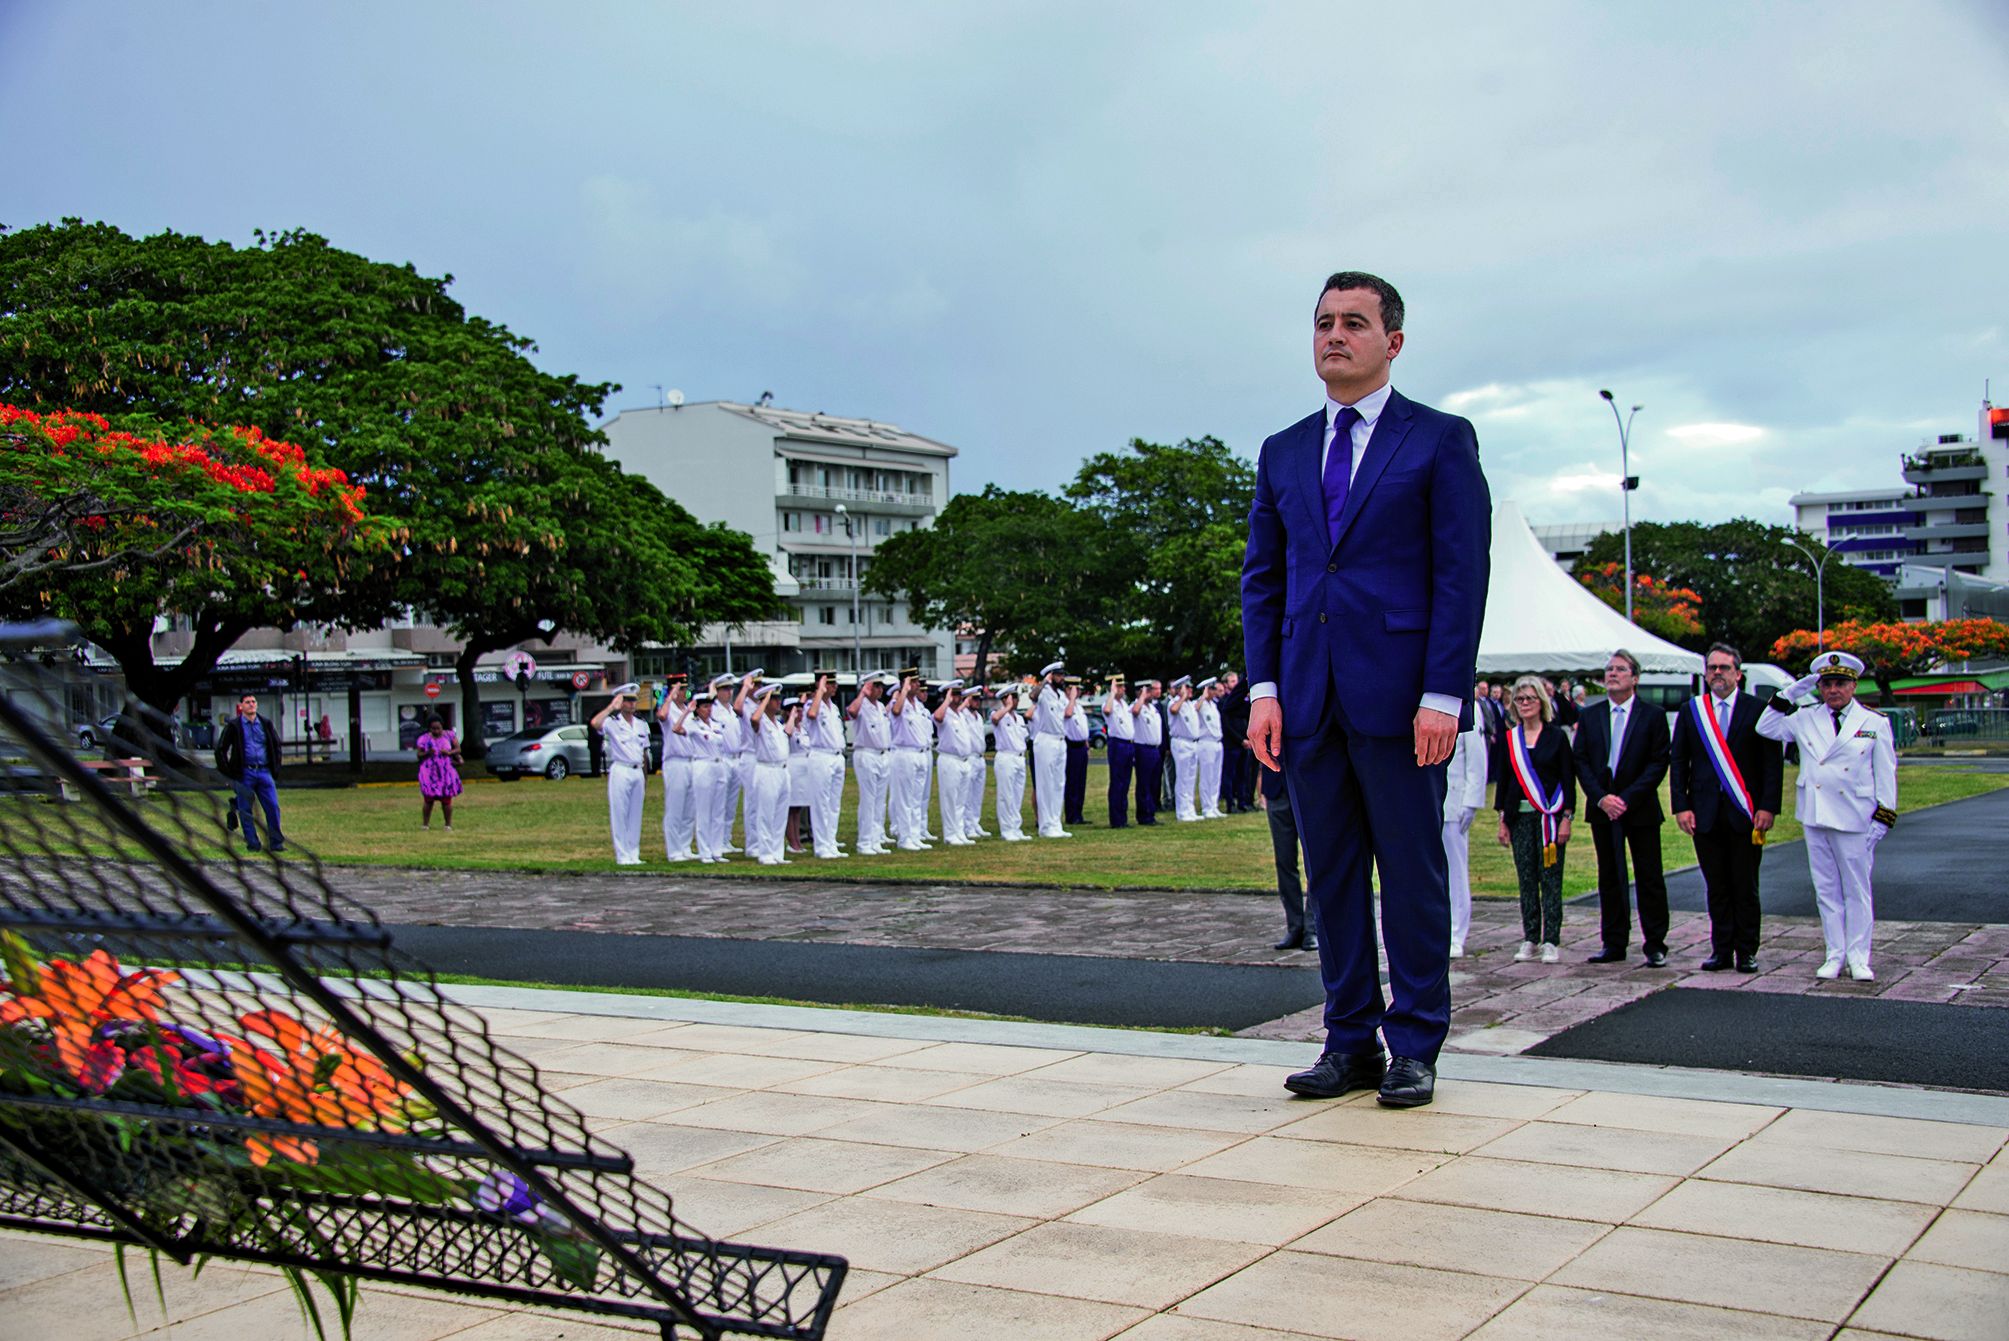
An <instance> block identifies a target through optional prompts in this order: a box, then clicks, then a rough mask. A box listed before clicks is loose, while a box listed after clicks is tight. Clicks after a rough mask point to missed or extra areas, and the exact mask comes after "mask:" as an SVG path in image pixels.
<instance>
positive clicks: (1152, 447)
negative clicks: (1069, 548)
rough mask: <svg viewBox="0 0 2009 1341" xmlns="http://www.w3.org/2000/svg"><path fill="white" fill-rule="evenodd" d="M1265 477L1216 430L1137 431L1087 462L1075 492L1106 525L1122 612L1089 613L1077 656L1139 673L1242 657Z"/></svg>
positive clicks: (1103, 536)
mask: <svg viewBox="0 0 2009 1341" xmlns="http://www.w3.org/2000/svg"><path fill="white" fill-rule="evenodd" d="M1255 487H1256V473H1255V468H1254V467H1253V466H1251V465H1250V464H1249V463H1248V462H1246V461H1244V460H1242V459H1241V458H1240V457H1238V456H1236V455H1234V453H1232V452H1230V451H1229V450H1228V448H1227V446H1226V444H1224V443H1222V442H1221V441H1220V439H1218V438H1212V437H1206V438H1189V439H1187V440H1185V441H1183V442H1180V443H1178V444H1177V445H1174V446H1165V445H1162V444H1159V443H1153V442H1145V441H1144V440H1143V439H1141V438H1137V439H1132V440H1131V443H1130V446H1129V448H1128V449H1127V450H1126V451H1122V452H1102V453H1099V454H1097V455H1095V456H1092V457H1090V458H1088V460H1086V461H1084V462H1083V463H1082V466H1081V470H1080V472H1079V473H1078V474H1077V475H1076V476H1075V478H1074V482H1073V483H1072V484H1070V485H1068V487H1067V496H1068V497H1069V498H1070V499H1072V500H1074V502H1075V503H1076V504H1077V505H1078V506H1080V507H1081V508H1082V509H1083V510H1084V511H1085V512H1087V513H1088V514H1089V515H1090V516H1092V517H1093V518H1095V520H1096V522H1097V524H1098V531H1099V536H1098V543H1097V545H1096V553H1095V561H1096V564H1097V565H1098V568H1099V570H1100V571H1101V572H1103V573H1104V574H1106V575H1108V580H1109V581H1110V583H1111V587H1112V590H1116V591H1117V592H1118V593H1119V594H1120V596H1121V600H1120V602H1118V603H1117V608H1118V610H1119V611H1120V612H1121V616H1122V617H1120V618H1113V619H1102V620H1094V621H1088V622H1084V623H1083V624H1082V625H1080V626H1079V627H1078V628H1077V629H1076V630H1075V638H1076V641H1075V642H1074V643H1073V644H1071V645H1070V646H1069V647H1068V649H1067V651H1068V655H1069V656H1070V657H1071V658H1072V659H1074V660H1077V661H1079V662H1081V664H1083V665H1084V666H1092V667H1096V668H1099V669H1101V670H1104V671H1115V670H1121V671H1123V672H1124V673H1126V674H1127V675H1129V676H1130V677H1131V678H1132V679H1133V680H1134V679H1136V678H1138V677H1140V676H1144V675H1150V674H1155V673H1158V672H1161V671H1163V670H1165V669H1168V668H1172V667H1179V668H1185V669H1205V670H1212V669H1214V668H1217V667H1223V666H1231V665H1239V664H1240V663H1241V659H1242V596H1241V568H1242V553H1243V550H1244V548H1245V547H1246V545H1247V541H1248V530H1249V505H1250V503H1251V502H1252V501H1253V499H1254V497H1255Z"/></svg>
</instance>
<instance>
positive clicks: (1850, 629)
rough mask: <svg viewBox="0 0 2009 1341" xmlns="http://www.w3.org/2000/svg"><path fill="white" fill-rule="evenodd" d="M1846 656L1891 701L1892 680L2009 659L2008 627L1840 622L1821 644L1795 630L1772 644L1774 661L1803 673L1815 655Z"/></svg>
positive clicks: (1985, 622)
mask: <svg viewBox="0 0 2009 1341" xmlns="http://www.w3.org/2000/svg"><path fill="white" fill-rule="evenodd" d="M1819 649H1825V650H1826V651H1829V652H1848V653H1850V654H1852V655H1854V656H1858V657H1861V658H1862V662H1863V669H1864V670H1865V672H1867V674H1868V676H1869V678H1870V679H1872V680H1874V681H1876V688H1877V693H1878V694H1879V695H1880V696H1881V697H1882V699H1883V701H1884V702H1886V703H1889V702H1891V701H1892V697H1893V692H1892V685H1893V683H1894V682H1895V681H1897V680H1901V679H1904V678H1905V677H1907V676H1912V675H1926V674H1930V673H1931V672H1932V671H1934V670H1937V669H1938V668H1939V667H1941V666H1944V665H1945V664H1946V663H1947V662H1949V661H1983V660H1996V659H1999V658H2003V657H2009V624H1999V623H1997V622H1996V621H1994V620H1992V619H1945V620H1934V621H1930V622H1927V623H1922V624H1905V623H1900V622H1896V621H1891V622H1886V623H1870V622H1866V621H1862V620H1854V619H1850V620H1844V621H1843V622H1842V623H1840V624H1830V625H1828V627H1827V630H1826V635H1825V639H1824V640H1823V638H1822V637H1821V635H1818V634H1817V633H1816V632H1815V631H1814V630H1813V629H1794V630H1793V631H1792V632H1791V633H1788V634H1787V635H1785V636H1784V637H1783V638H1780V639H1779V640H1778V641H1777V642H1775V643H1773V644H1772V660H1774V661H1776V662H1778V663H1779V664H1780V665H1781V666H1785V667H1786V668H1788V669H1789V670H1792V671H1795V672H1797V673H1800V674H1804V673H1805V672H1806V670H1807V667H1808V665H1809V663H1811V662H1812V660H1813V658H1814V653H1815V652H1816V650H1819Z"/></svg>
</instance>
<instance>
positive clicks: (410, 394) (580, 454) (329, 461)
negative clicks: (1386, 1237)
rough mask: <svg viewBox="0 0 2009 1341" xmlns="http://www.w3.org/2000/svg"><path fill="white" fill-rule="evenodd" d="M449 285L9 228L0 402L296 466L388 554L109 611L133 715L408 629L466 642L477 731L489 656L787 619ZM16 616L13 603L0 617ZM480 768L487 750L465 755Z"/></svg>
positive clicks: (296, 244)
mask: <svg viewBox="0 0 2009 1341" xmlns="http://www.w3.org/2000/svg"><path fill="white" fill-rule="evenodd" d="M451 284H452V278H451V276H444V277H438V278H435V277H430V276H426V275H421V274H420V273H419V272H418V271H417V270H416V269H415V268H414V267H412V266H410V265H390V264H385V263H382V262H377V261H372V260H369V259H367V258H365V257H362V256H358V255H355V254H354V253H351V252H345V251H342V250H340V249H338V248H336V247H333V246H330V245H329V244H328V242H327V241H326V240H325V239H323V238H320V237H316V236H314V235H313V234H311V233H306V232H288V233H281V234H276V235H267V234H262V233H261V234H259V235H258V237H257V244H256V245H254V246H249V247H235V246H232V245H230V244H228V243H222V242H210V241H207V240H205V239H202V238H198V237H191V236H187V235H184V234H178V233H161V234H158V235H156V236H153V237H146V238H134V237H130V236H128V235H127V234H125V233H124V232H122V231H120V230H119V229H118V228H116V227H113V226H111V225H109V224H103V223H94V224H86V223H83V222H81V221H79V220H74V219H71V220H65V221H64V222H63V223H61V224H58V225H41V226H37V227H33V228H27V229H21V230H19V231H6V230H4V229H0V402H7V403H11V404H14V405H17V406H21V407H24V408H28V409H32V410H35V411H37V412H40V413H45V414H46V413H51V412H54V411H57V410H83V411H92V412H96V413H99V414H104V415H108V416H112V417H114V418H116V417H117V416H118V415H120V414H124V413H131V412H145V413H149V414H152V415H154V416H156V417H157V418H158V420H159V421H160V422H162V423H167V424H181V423H185V422H188V421H191V420H193V421H196V422H201V423H209V424H241V425H244V426H246V427H247V428H252V429H256V430H258V431H259V432H261V433H262V434H264V435H265V436H266V437H267V438H270V439H276V440H280V441H285V442H290V443H297V444H300V445H301V446H302V447H303V448H305V449H306V450H307V451H308V453H309V455H310V456H312V457H313V458H314V459H315V460H316V462H317V463H318V464H322V465H325V466H328V467H332V468H335V469H339V470H341V471H343V472H344V473H346V475H347V476H348V479H349V481H350V482H351V483H352V484H354V485H358V486H361V487H362V488H364V489H366V490H367V495H366V496H367V500H368V512H369V515H370V516H371V517H372V518H374V519H376V520H377V521H379V522H380V523H381V526H382V530H383V534H384V536H385V538H386V540H387V547H386V549H385V551H384V552H382V553H381V554H379V555H378V556H377V557H376V560H375V561H373V562H371V563H369V564H366V565H357V564H354V563H353V562H351V563H350V565H349V566H348V569H347V571H346V572H344V573H341V574H338V575H336V576H339V578H340V580H339V582H337V581H334V580H332V579H331V578H330V577H329V575H327V574H324V573H321V572H320V571H319V570H318V569H316V568H315V567H314V566H312V565H310V564H306V563H301V564H299V565H298V566H297V567H295V568H294V569H293V571H294V573H295V574H296V578H297V575H298V574H299V573H301V572H304V573H305V574H306V577H305V578H304V579H298V580H297V581H296V584H295V585H294V586H293V587H292V588H291V589H288V588H287V587H286V585H285V584H284V583H283V582H274V583H272V584H270V588H269V590H268V589H267V588H266V587H265V586H258V585H253V584H238V585H231V584H225V583H221V582H214V581H212V582H210V583H209V584H208V585H206V586H205V585H203V584H202V583H201V582H198V581H196V580H194V579H193V578H190V579H189V580H187V581H183V582H180V583H178V584H176V585H175V586H174V588H173V596H174V601H173V602H172V603H169V604H162V605H156V606H153V607H150V608H148V607H146V606H145V603H144V602H142V601H137V600H135V601H126V602H123V603H122V604H121V606H120V607H119V612H118V616H117V617H116V618H104V619H99V620H97V621H95V622H94V623H93V625H92V630H93V631H92V635H91V636H92V639H93V641H95V642H97V643H98V644H99V645H100V646H102V647H103V648H104V649H105V650H106V651H107V652H109V653H110V654H111V655H112V656H113V657H114V658H115V659H116V660H117V661H118V663H119V665H120V667H121V669H122V670H123V671H124V672H125V675H126V682H127V685H128V686H129V687H130V688H131V690H132V691H133V693H134V694H135V695H136V696H137V697H139V698H140V699H141V700H142V701H144V702H146V703H148V704H151V705H152V706H154V707H155V708H158V709H163V710H169V709H171V708H172V707H173V705H174V704H175V703H176V702H177V701H178V700H179V699H181V698H182V697H184V696H186V695H187V694H188V693H190V692H191V691H192V690H193V689H194V688H195V686H196V685H197V684H199V683H201V682H202V681H204V680H205V679H207V678H208V676H209V674H210V672H211V671H212V670H213V669H214V667H215V665H216V662H217V659H218V658H219V657H221V656H222V654H223V653H224V652H225V651H226V650H228V649H229V648H230V646H231V645H232V644H233V643H235V642H236V641H237V639H238V638H240V637H241V636H243V635H244V634H245V633H247V632H249V631H250V630H251V629H253V628H258V627H262V626H266V625H277V626H278V627H280V628H282V629H284V628H290V627H292V626H294V625H295V624H296V623H313V624H325V625H332V626H339V627H346V628H367V627H375V626H376V625H378V624H380V623H381V622H382V621H383V620H384V619H386V618H387V617H390V616H392V615H393V614H396V613H399V612H402V611H406V610H415V611H418V612H420V613H421V614H424V615H426V616H429V617H430V618H431V619H433V620H434V621H435V622H437V623H439V624H441V625H443V626H445V627H446V628H448V629H449V630H450V631H452V632H453V633H454V634H455V635H456V636H458V637H459V638H460V639H462V640H463V642H464V644H465V654H464V655H463V656H462V657H461V659H460V662H459V666H458V669H459V671H460V678H461V694H462V720H463V721H468V722H473V721H478V720H479V719H480V714H479V698H478V691H477V689H476V685H475V682H474V664H475V661H476V659H477V658H479V657H480V656H482V655H485V654H487V653H490V652H493V651H496V650H500V649H503V648H507V647H511V646H517V645H520V644H522V643H525V642H530V641H533V640H537V639H542V638H548V636H549V634H550V632H552V631H553V630H557V629H563V630H566V631H568V632H571V633H575V634H582V635H585V636H588V637H594V638H600V639H603V640H605V641H607V642H610V643H612V644H613V645H614V646H615V647H617V648H624V649H631V648H634V647H637V646H639V645H641V644H642V643H645V642H647V643H659V644H660V643H668V644H672V645H675V644H678V643H686V642H690V641H694V640H695V637H696V635H697V632H698V629H699V628H700V627H701V626H702V625H704V624H706V623H711V622H722V623H727V624H733V623H745V622H750V621H753V620H757V619H765V618H769V617H771V616H772V615H773V614H775V613H776V611H777V606H776V601H775V596H774V583H773V577H772V573H771V571H770V569H769V567H768V564H767V561H766V559H765V558H764V557H763V556H762V555H761V553H760V552H759V551H757V550H756V549H754V547H753V544H752V542H751V540H750V539H749V538H748V537H746V536H745V535H743V534H741V533H739V532H735V531H729V530H725V529H722V528H720V527H716V526H704V525H700V524H699V523H698V522H697V521H696V519H695V518H693V517H692V516H691V514H690V513H689V512H687V511H685V510H684V509H683V508H681V507H679V506H678V505H677V504H676V503H675V502H674V501H673V500H671V499H668V498H665V497H664V496H663V495H662V493H661V492H660V491H658V490H657V489H656V488H655V487H654V486H653V485H651V484H650V483H649V482H648V481H646V480H644V479H641V478H639V477H637V476H633V475H629V474H627V473H626V472H624V471H622V470H621V469H620V467H619V466H618V465H616V464H615V463H613V462H610V461H608V460H607V459H606V458H605V457H603V456H602V455H601V454H600V451H599V448H600V447H601V446H602V445H603V444H604V442H605V439H604V437H603V436H602V435H601V434H600V433H599V432H598V431H597V430H595V429H594V428H593V427H592V423H591V420H592V418H594V417H597V416H598V415H599V414H600V412H601V406H602V404H603V402H604V401H605V399H606V397H607V396H608V395H609V394H610V393H612V392H613V391H615V390H616V389H617V388H616V387H614V386H613V385H611V384H609V383H591V382H583V381H581V380H580V379H579V378H577V377H574V376H570V375H559V374H553V373H548V372H545V371H543V370H542V369H540V368H539V367H538V366H537V365H536V364H535V363H533V362H532V361H531V357H530V356H531V355H532V354H533V353H535V351H536V346H535V345H533V344H532V343H531V342H530V341H528V340H526V339H523V338H522V337H520V336H517V335H515V334H512V333H511V332H510V331H509V330H508V329H506V328H505V327H502V326H500V325H497V324H495V323H493V322H490V321H485V320H483V319H482V318H480V317H478V316H475V315H473V314H471V313H469V312H467V311H466V310H464V309H463V308H462V307H461V305H460V304H459V303H458V302H456V301H454V299H453V298H452V297H450V296H449V294H448V289H449V287H450V285H451ZM231 459H232V460H236V459H237V458H235V457H232V458H231ZM9 604H11V605H12V606H14V607H15V609H16V610H17V611H19V609H20V606H21V604H22V603H21V602H20V601H18V600H12V601H10V600H9V599H8V593H6V592H0V606H5V605H9ZM160 613H170V614H174V615H177V616H180V617H181V620H182V621H185V624H186V627H187V629H188V630H189V632H188V638H189V646H188V649H187V651H186V654H185V655H184V656H183V657H182V658H181V659H180V660H179V661H178V662H176V663H174V664H171V665H167V664H156V663H155V661H154V655H153V653H154V639H153V626H154V617H155V615H157V614H160ZM481 749H482V742H481V739H480V736H479V734H478V733H477V734H476V735H475V736H473V737H471V738H470V739H469V741H468V751H469V754H470V755H473V756H476V757H478V756H479V755H480V753H481Z"/></svg>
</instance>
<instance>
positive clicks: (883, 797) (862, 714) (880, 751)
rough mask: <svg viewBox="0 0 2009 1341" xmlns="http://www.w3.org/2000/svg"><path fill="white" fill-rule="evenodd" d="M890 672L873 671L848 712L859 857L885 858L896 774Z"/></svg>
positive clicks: (859, 689) (866, 678)
mask: <svg viewBox="0 0 2009 1341" xmlns="http://www.w3.org/2000/svg"><path fill="white" fill-rule="evenodd" d="M892 678H893V677H892V674H891V672H888V671H874V672H873V673H872V674H870V675H867V676H866V677H865V678H864V679H863V680H862V681H860V682H859V685H858V696H857V697H856V698H854V699H852V700H851V706H850V707H849V708H847V709H846V710H845V711H846V712H847V713H848V714H849V715H850V717H851V721H852V723H853V725H852V740H851V767H852V770H853V771H854V772H856V773H857V774H858V849H857V851H858V855H859V856H861V857H883V856H885V855H886V801H887V793H888V790H889V788H890V783H891V780H892V774H893V727H892V720H891V715H890V714H889V713H888V712H887V711H886V704H885V697H886V686H887V685H888V684H889V683H891V682H892Z"/></svg>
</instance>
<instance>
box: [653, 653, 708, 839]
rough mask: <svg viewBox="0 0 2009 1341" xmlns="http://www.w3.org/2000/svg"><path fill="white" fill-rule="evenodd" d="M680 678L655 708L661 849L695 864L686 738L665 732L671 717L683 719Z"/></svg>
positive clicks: (693, 811) (693, 802) (694, 795)
mask: <svg viewBox="0 0 2009 1341" xmlns="http://www.w3.org/2000/svg"><path fill="white" fill-rule="evenodd" d="M687 708H688V705H687V704H686V703H685V701H684V677H683V676H681V675H679V676H675V677H673V678H672V679H671V681H670V686H669V692H668V693H666V694H664V695H663V701H662V703H661V705H660V706H658V707H657V708H656V720H658V721H659V722H661V723H662V724H663V850H664V851H665V852H667V853H669V856H670V860H671V861H673V862H674V861H696V860H697V856H698V854H697V853H696V852H695V851H694V850H693V849H692V846H691V845H692V843H693V842H694V841H695V839H696V838H697V815H698V812H697V792H696V789H695V784H694V781H693V775H692V767H691V744H690V740H689V739H688V738H687V737H684V736H680V735H678V734H677V733H676V732H674V731H672V730H670V729H669V727H670V722H671V720H672V719H673V718H677V717H681V716H683V714H684V712H685V711H686V709H687Z"/></svg>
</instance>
